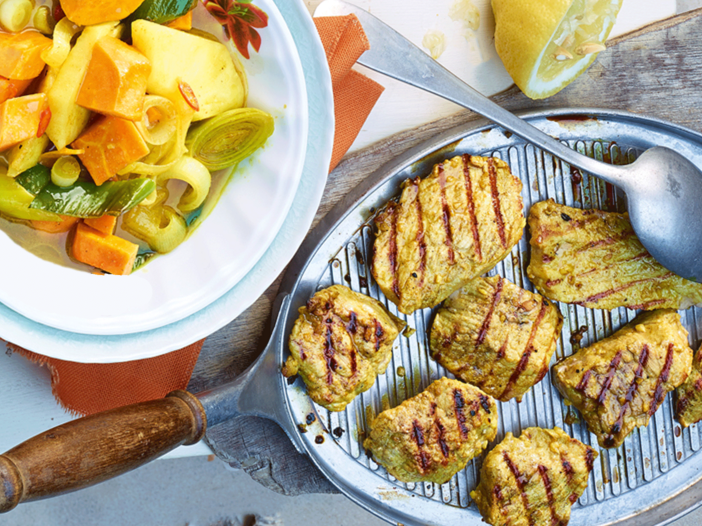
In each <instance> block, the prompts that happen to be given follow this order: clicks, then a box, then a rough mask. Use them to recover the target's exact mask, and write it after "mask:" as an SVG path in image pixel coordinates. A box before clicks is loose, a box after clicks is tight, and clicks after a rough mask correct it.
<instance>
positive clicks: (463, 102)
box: [315, 0, 702, 281]
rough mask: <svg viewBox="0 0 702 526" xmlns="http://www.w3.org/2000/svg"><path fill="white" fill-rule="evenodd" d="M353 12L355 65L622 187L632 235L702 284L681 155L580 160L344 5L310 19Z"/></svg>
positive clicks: (329, 3) (687, 172)
mask: <svg viewBox="0 0 702 526" xmlns="http://www.w3.org/2000/svg"><path fill="white" fill-rule="evenodd" d="M348 14H354V15H356V16H357V17H358V19H359V20H360V22H361V25H362V26H363V29H364V31H365V33H366V35H367V37H368V41H369V42H370V50H369V51H366V52H365V53H364V54H363V55H361V57H360V58H359V60H358V62H359V63H360V64H362V65H364V66H366V67H368V68H370V69H372V70H375V71H377V72H378V73H382V74H384V75H387V76H389V77H392V78H394V79H396V80H399V81H401V82H405V83H407V84H410V85H412V86H415V87H417V88H420V89H423V90H425V91H428V92H430V93H433V94H435V95H438V96H440V97H443V98H445V99H447V100H450V101H452V102H455V103H456V104H458V105H460V106H463V107H464V108H468V109H470V110H472V111H474V112H475V113H478V114H480V115H482V116H483V117H486V118H487V119H489V120H491V121H492V122H494V123H496V124H498V125H499V126H501V127H502V128H504V129H506V130H509V131H511V132H512V133H514V134H515V135H518V136H519V137H521V138H523V139H524V140H526V141H528V142H530V143H532V144H533V145H534V146H536V147H537V148H540V149H541V150H544V151H547V152H549V153H550V154H552V155H554V156H555V157H558V158H559V159H561V160H563V161H565V162H566V163H568V164H569V165H571V166H574V167H576V168H579V169H581V170H583V171H585V172H588V173H590V174H592V175H595V176H597V177H599V178H600V179H603V180H604V181H606V182H608V183H611V184H613V185H615V186H617V187H619V188H621V189H622V190H623V191H624V192H625V193H626V196H627V202H628V209H629V219H630V221H631V224H632V226H633V228H634V232H635V233H636V235H637V236H638V238H639V239H640V240H641V243H642V244H643V246H644V247H645V248H646V250H648V251H649V253H650V254H651V255H652V256H653V257H654V258H655V259H656V260H657V261H658V262H659V263H660V264H661V265H663V266H664V267H665V268H667V269H668V270H670V271H672V272H674V273H675V274H678V275H679V276H681V277H683V278H687V279H690V280H694V281H698V280H699V281H702V221H697V220H696V215H695V213H696V212H697V211H698V210H699V209H700V208H702V173H701V172H700V170H699V169H698V168H697V167H696V166H695V165H694V164H692V163H691V162H690V161H688V160H687V159H686V158H685V157H683V156H682V155H680V154H679V153H677V152H675V151H673V150H670V149H668V148H664V147H655V148H651V149H649V150H647V151H646V152H644V153H643V155H641V157H640V158H639V159H638V160H636V161H635V162H634V163H632V164H630V165H627V166H615V165H611V164H605V163H602V162H600V161H597V160H595V159H592V158H590V157H586V156H584V155H582V154H580V153H578V152H576V151H575V150H572V149H571V148H569V147H568V146H566V145H564V144H562V143H560V142H559V141H558V140H556V139H554V138H553V137H550V136H549V135H547V134H545V133H543V132H542V131H540V130H537V129H536V128H534V127H533V126H531V125H530V124H528V123H527V122H525V121H523V120H522V119H520V118H519V117H517V116H515V115H514V114H512V113H510V112H509V111H507V110H505V109H503V108H501V107H500V106H498V105H497V104H495V103H494V102H492V101H491V100H490V99H488V98H487V97H484V96H483V95H481V94H480V93H478V92H477V91H475V90H474V89H473V88H471V87H470V86H468V85H467V84H466V83H465V82H463V81H462V80H461V79H459V78H458V77H456V76H455V75H454V74H453V73H451V72H450V71H448V70H447V69H445V68H444V67H443V66H441V65H440V64H439V63H438V62H436V61H435V60H434V59H432V58H431V57H430V56H429V55H427V54H426V53H425V52H424V51H422V50H421V49H419V48H418V47H417V46H415V45H414V44H412V43H411V42H410V41H409V40H407V39H406V38H405V37H403V36H402V35H400V34H399V33H398V32H396V31H395V30H393V29H392V28H390V27H389V26H388V25H386V24H385V23H384V22H381V21H380V20H378V19H377V18H376V17H374V16H373V15H371V14H370V13H368V12H367V11H364V10H363V9H361V8H360V7H357V6H355V5H352V4H349V3H347V2H344V1H343V0H325V1H324V2H322V3H321V4H320V5H319V6H318V7H317V10H316V12H315V16H339V15H348Z"/></svg>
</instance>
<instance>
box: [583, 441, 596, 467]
mask: <svg viewBox="0 0 702 526" xmlns="http://www.w3.org/2000/svg"><path fill="white" fill-rule="evenodd" d="M585 465H586V466H587V471H588V473H589V472H591V471H592V468H593V466H594V465H595V450H594V449H592V448H591V447H588V448H587V452H586V453H585Z"/></svg>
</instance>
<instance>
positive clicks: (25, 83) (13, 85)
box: [0, 77, 33, 104]
mask: <svg viewBox="0 0 702 526" xmlns="http://www.w3.org/2000/svg"><path fill="white" fill-rule="evenodd" d="M32 81H33V79H27V80H12V79H6V78H5V77H0V104H1V103H3V102H5V101H6V100H8V99H13V98H15V97H19V96H20V95H22V93H24V90H26V89H27V88H28V87H29V85H30V84H31V83H32Z"/></svg>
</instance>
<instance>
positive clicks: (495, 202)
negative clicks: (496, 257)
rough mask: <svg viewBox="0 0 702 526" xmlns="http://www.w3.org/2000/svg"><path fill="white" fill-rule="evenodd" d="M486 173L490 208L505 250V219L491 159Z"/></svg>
mask: <svg viewBox="0 0 702 526" xmlns="http://www.w3.org/2000/svg"><path fill="white" fill-rule="evenodd" d="M488 172H489V174H490V192H491V194H492V208H493V210H494V211H495V222H496V223H497V232H498V234H499V235H500V243H501V244H502V248H507V239H506V237H505V219H504V217H502V205H501V204H500V193H499V190H498V189H497V171H496V170H495V162H494V161H493V159H492V157H491V158H489V159H488Z"/></svg>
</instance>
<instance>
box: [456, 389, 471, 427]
mask: <svg viewBox="0 0 702 526" xmlns="http://www.w3.org/2000/svg"><path fill="white" fill-rule="evenodd" d="M465 406H466V401H465V399H464V398H463V393H462V392H461V390H460V389H454V390H453V407H454V410H455V412H456V423H458V429H459V431H460V432H461V436H462V437H463V438H468V428H467V427H466V415H465V414H464V413H463V409H464V408H465Z"/></svg>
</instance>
